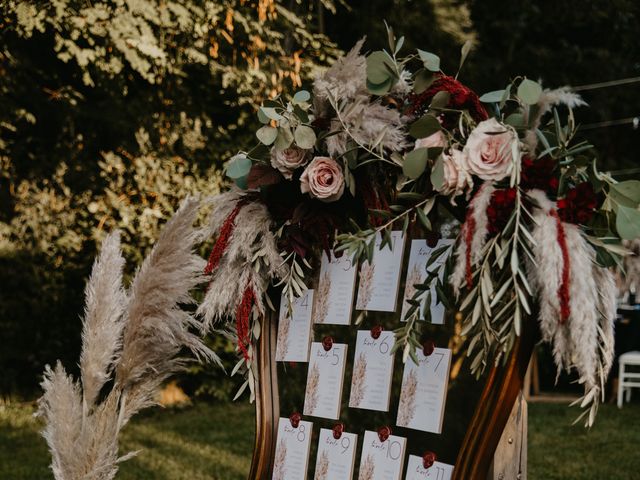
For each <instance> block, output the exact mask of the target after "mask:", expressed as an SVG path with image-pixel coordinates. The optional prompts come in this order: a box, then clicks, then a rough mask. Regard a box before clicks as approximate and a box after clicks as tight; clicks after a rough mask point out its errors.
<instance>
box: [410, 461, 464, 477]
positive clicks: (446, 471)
mask: <svg viewBox="0 0 640 480" xmlns="http://www.w3.org/2000/svg"><path fill="white" fill-rule="evenodd" d="M452 475H453V465H449V464H447V463H442V462H434V463H433V465H431V466H430V467H429V468H424V464H423V463H422V457H418V456H417V455H409V463H408V464H407V476H406V477H405V480H451V476H452Z"/></svg>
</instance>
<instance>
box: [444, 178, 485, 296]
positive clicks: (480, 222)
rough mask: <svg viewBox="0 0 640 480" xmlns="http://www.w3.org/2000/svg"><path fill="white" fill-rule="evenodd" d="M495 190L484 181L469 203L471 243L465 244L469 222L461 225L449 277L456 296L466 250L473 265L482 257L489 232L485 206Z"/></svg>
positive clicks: (463, 278)
mask: <svg viewBox="0 0 640 480" xmlns="http://www.w3.org/2000/svg"><path fill="white" fill-rule="evenodd" d="M494 191H495V188H494V186H493V185H492V184H491V182H485V183H483V184H482V186H481V187H480V190H478V192H477V193H476V194H475V196H474V197H473V199H472V200H471V202H470V203H469V212H470V215H471V216H472V217H473V223H474V227H473V232H471V245H467V240H466V234H467V230H468V229H469V228H470V225H469V222H468V221H467V222H465V223H464V224H463V225H462V230H461V231H460V240H459V241H458V245H457V247H456V251H455V252H456V257H455V260H456V261H455V265H454V268H453V273H452V274H451V277H450V278H449V283H450V284H451V286H452V287H453V291H454V293H455V294H456V296H457V295H458V294H459V293H460V290H461V289H462V287H463V284H464V281H465V272H466V262H467V250H468V249H470V250H471V253H470V259H471V264H472V265H474V264H476V263H478V262H479V261H480V259H482V258H483V255H484V253H485V252H484V247H485V245H486V243H487V235H488V232H489V219H488V217H487V208H488V207H489V203H491V197H492V195H493V192H494Z"/></svg>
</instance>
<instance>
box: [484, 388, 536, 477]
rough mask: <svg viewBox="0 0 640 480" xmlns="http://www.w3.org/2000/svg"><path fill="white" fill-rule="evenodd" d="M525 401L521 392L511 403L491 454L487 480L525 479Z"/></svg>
mask: <svg viewBox="0 0 640 480" xmlns="http://www.w3.org/2000/svg"><path fill="white" fill-rule="evenodd" d="M526 478H527V402H526V400H525V399H524V395H523V394H522V393H521V394H520V396H519V398H518V400H517V401H516V402H515V404H514V405H513V410H511V415H510V416H509V420H508V422H507V425H506V426H505V428H504V431H503V432H502V437H500V443H498V447H497V448H496V452H495V454H494V456H493V463H492V465H491V469H490V470H489V475H488V476H487V480H526Z"/></svg>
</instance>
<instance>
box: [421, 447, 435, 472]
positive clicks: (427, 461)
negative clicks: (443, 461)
mask: <svg viewBox="0 0 640 480" xmlns="http://www.w3.org/2000/svg"><path fill="white" fill-rule="evenodd" d="M437 459H438V456H437V455H436V454H435V453H433V452H430V451H429V450H427V451H426V452H424V455H423V456H422V466H423V467H424V468H431V466H432V465H433V464H434V463H435V462H436V460H437Z"/></svg>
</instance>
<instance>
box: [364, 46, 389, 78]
mask: <svg viewBox="0 0 640 480" xmlns="http://www.w3.org/2000/svg"><path fill="white" fill-rule="evenodd" d="M389 67H390V68H393V63H392V60H391V59H390V58H389V55H388V54H387V53H385V52H382V51H377V52H373V53H371V55H369V56H368V57H367V80H368V81H370V82H371V83H372V84H376V85H378V84H381V83H385V82H386V81H387V80H389V79H391V77H392V74H391V72H390V71H389Z"/></svg>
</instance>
